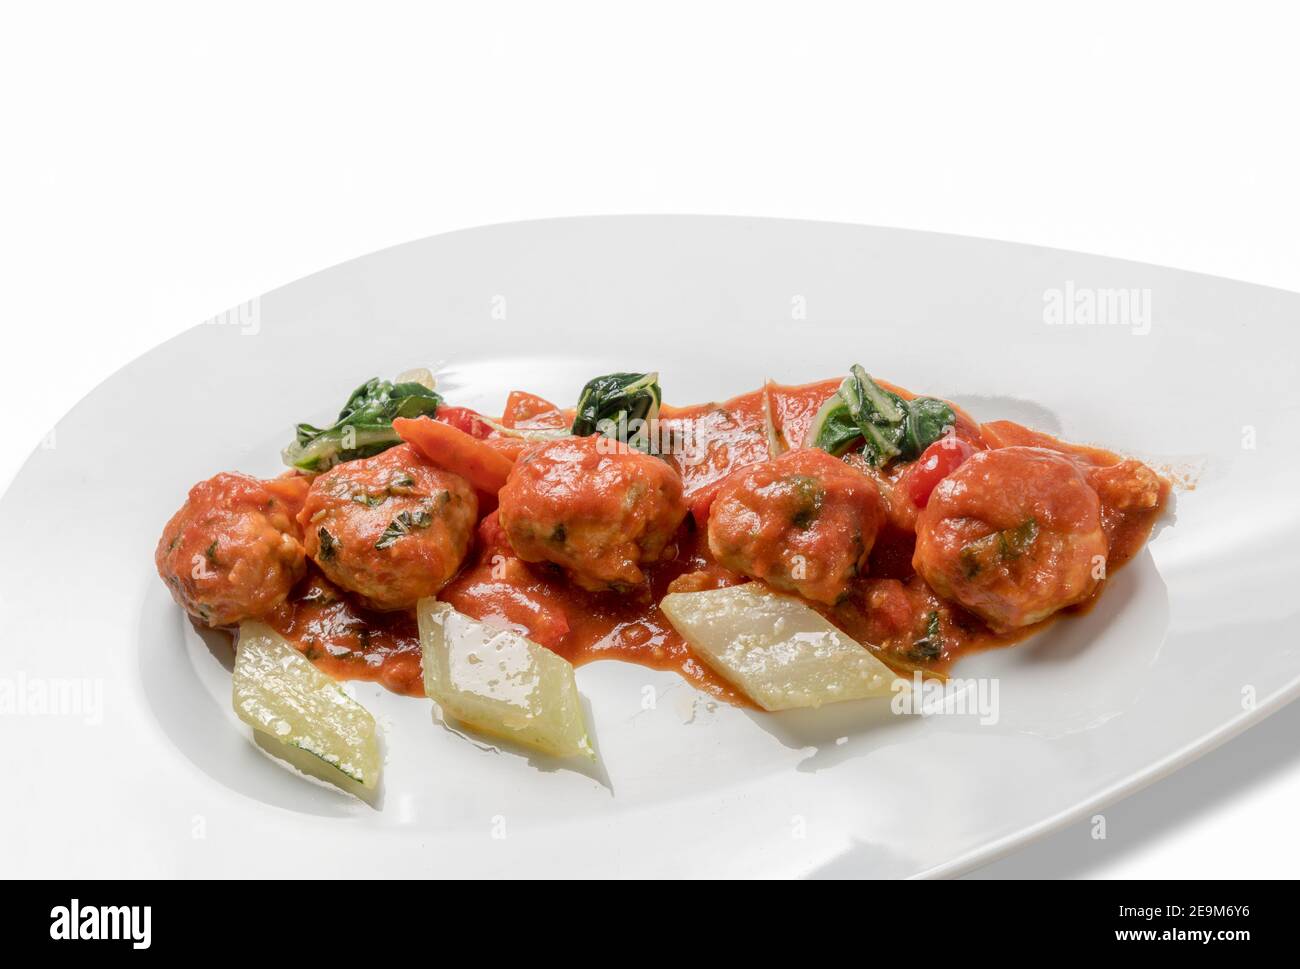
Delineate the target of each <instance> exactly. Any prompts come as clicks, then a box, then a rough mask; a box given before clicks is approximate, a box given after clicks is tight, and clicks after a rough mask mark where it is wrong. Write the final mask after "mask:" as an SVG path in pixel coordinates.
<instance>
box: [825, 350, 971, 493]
mask: <svg viewBox="0 0 1300 969" xmlns="http://www.w3.org/2000/svg"><path fill="white" fill-rule="evenodd" d="M956 420H957V415H956V414H955V413H953V409H952V408H951V407H950V406H949V405H948V404H946V403H944V402H943V401H941V400H938V399H936V398H934V397H917V398H914V399H913V400H904V399H903V398H902V397H900V396H899V395H898V394H895V393H893V392H892V391H888V390H886V389H885V388H883V387H881V386H880V385H879V384H878V383H876V382H875V381H874V380H872V379H871V375H870V374H868V373H867V372H866V370H864V369H863V368H862V367H861V366H859V365H857V364H854V365H853V367H852V369H851V370H850V372H849V376H848V377H846V378H845V380H844V382H843V383H842V384H840V386H839V389H838V390H836V391H835V393H834V394H832V395H831V396H830V397H829V398H828V399H827V400H826V403H824V404H823V405H822V407H821V409H820V410H819V411H818V412H817V414H816V416H815V417H814V418H813V423H812V426H811V427H810V428H809V431H808V440H809V441H811V444H812V446H813V447H817V448H821V449H822V450H823V451H828V452H829V453H831V454H834V455H836V456H837V457H838V456H839V455H841V454H845V453H846V452H848V451H850V450H854V449H856V448H857V447H858V442H859V441H861V452H862V455H863V456H864V457H865V458H866V459H867V461H868V462H869V463H870V464H871V465H872V467H877V468H880V467H884V466H885V465H887V464H889V462H891V461H893V460H895V459H901V460H904V461H914V460H916V459H917V458H918V457H920V456H921V452H922V451H924V450H925V449H926V448H927V447H929V446H930V445H931V444H933V443H934V442H935V441H937V440H939V438H940V437H942V436H943V434H944V430H945V429H946V428H948V427H951V426H952V425H953V424H954V423H956Z"/></svg>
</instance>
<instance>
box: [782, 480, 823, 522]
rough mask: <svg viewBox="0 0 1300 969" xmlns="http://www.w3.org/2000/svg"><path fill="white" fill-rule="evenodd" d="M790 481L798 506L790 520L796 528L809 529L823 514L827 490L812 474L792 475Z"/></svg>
mask: <svg viewBox="0 0 1300 969" xmlns="http://www.w3.org/2000/svg"><path fill="white" fill-rule="evenodd" d="M790 483H791V484H792V485H793V486H794V491H795V500H796V502H797V506H796V508H795V512H794V514H793V515H792V516H791V519H790V522H791V524H793V525H794V527H795V528H799V529H807V528H810V527H812V523H813V522H815V521H816V520H817V516H818V515H819V514H821V510H822V500H823V498H824V497H825V494H826V493H825V490H824V489H823V488H822V486H821V485H820V484H819V483H818V482H817V479H816V478H814V477H812V476H811V475H806V474H796V475H791V477H790Z"/></svg>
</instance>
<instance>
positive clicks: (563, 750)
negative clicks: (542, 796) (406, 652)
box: [416, 598, 596, 760]
mask: <svg viewBox="0 0 1300 969" xmlns="http://www.w3.org/2000/svg"><path fill="white" fill-rule="evenodd" d="M416 611H417V615H418V616H419V620H420V645H421V646H422V648H423V652H424V655H423V663H424V692H425V693H427V694H428V695H429V697H430V698H431V699H432V700H434V702H436V703H437V704H438V706H439V707H441V708H442V711H443V713H444V714H445V715H446V716H449V717H452V718H454V719H455V720H458V721H459V722H461V723H463V724H464V725H465V726H467V727H470V728H472V729H474V730H477V731H480V732H481V733H485V734H488V735H490V736H494V737H500V738H502V739H504V740H509V741H512V742H514V743H517V744H521V745H523V746H525V747H531V748H533V749H534V750H540V751H542V752H543V753H546V754H551V755H553V756H555V757H577V756H583V757H590V758H592V759H593V760H594V759H595V756H596V755H595V751H593V750H592V747H591V742H590V741H589V740H588V738H587V726H586V723H585V722H584V721H583V716H582V702H581V698H580V697H579V695H578V684H577V681H576V680H575V679H574V675H573V667H572V666H571V665H570V664H569V663H568V661H567V660H565V659H564V658H563V657H561V656H557V655H556V654H555V653H552V652H551V651H550V650H549V649H547V648H546V647H545V646H539V645H538V644H537V643H534V642H532V641H531V640H529V639H525V638H524V637H523V636H521V635H519V634H518V633H515V632H511V631H510V630H507V629H501V628H498V627H496V626H492V625H489V624H487V623H484V622H479V621H478V620H477V619H471V618H470V617H469V616H466V615H464V614H462V613H459V612H457V611H456V610H455V609H453V608H452V607H451V606H449V605H447V603H445V602H438V601H437V600H436V599H431V598H430V599H421V600H420V602H419V605H418V607H417V610H416Z"/></svg>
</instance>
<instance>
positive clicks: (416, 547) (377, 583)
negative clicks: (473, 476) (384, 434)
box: [298, 444, 478, 611]
mask: <svg viewBox="0 0 1300 969" xmlns="http://www.w3.org/2000/svg"><path fill="white" fill-rule="evenodd" d="M477 520H478V496H477V495H476V494H475V493H474V489H473V488H472V487H470V484H469V482H468V481H466V480H465V479H464V478H462V477H461V476H460V475H458V474H453V473H452V472H450V471H444V470H443V469H442V468H439V467H436V466H434V465H432V464H429V463H428V462H426V461H424V460H422V459H421V458H420V457H418V456H417V455H416V454H415V452H414V451H412V450H411V448H410V446H409V445H406V444H402V445H399V446H397V447H394V448H389V449H388V450H387V451H384V452H383V453H382V454H378V455H376V456H374V457H371V458H363V459H361V460H358V461H348V462H345V463H343V464H340V465H337V466H335V467H334V468H332V469H330V470H329V471H327V472H326V473H325V474H322V475H321V476H320V477H319V478H317V479H316V480H315V481H313V482H312V486H311V490H310V491H309V492H308V493H307V501H306V503H305V504H304V505H303V509H302V511H301V512H300V513H299V515H298V521H299V522H301V524H302V527H303V541H304V543H305V544H306V546H307V554H308V555H310V556H311V557H312V559H313V561H315V563H316V564H317V565H319V566H320V569H321V571H322V572H324V573H325V575H326V576H328V577H329V579H330V580H331V581H333V582H334V583H335V584H336V585H339V586H342V587H343V588H344V589H347V590H349V591H350V592H355V593H356V594H357V595H358V596H360V597H361V600H362V603H363V604H364V605H366V606H369V607H370V608H372V609H378V610H384V611H388V610H394V609H408V608H410V607H411V606H414V605H415V603H416V602H417V601H418V600H419V599H422V598H424V597H425V596H431V595H434V594H435V593H436V592H437V591H438V590H439V589H441V588H442V587H443V586H444V585H446V584H447V582H448V581H449V580H450V579H451V577H452V576H453V575H455V574H456V571H457V569H459V568H460V565H461V562H462V561H464V559H465V553H466V552H468V551H469V546H470V540H471V539H472V537H473V534H474V525H475V522H476V521H477Z"/></svg>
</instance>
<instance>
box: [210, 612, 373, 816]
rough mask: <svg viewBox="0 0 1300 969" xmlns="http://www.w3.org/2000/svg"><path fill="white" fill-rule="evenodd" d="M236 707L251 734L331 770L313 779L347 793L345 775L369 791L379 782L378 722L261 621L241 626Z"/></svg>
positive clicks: (236, 667)
mask: <svg viewBox="0 0 1300 969" xmlns="http://www.w3.org/2000/svg"><path fill="white" fill-rule="evenodd" d="M233 702H234V705H235V712H236V713H237V714H239V719H241V720H243V721H244V722H245V723H246V724H248V725H249V726H250V727H252V728H253V729H254V730H256V731H258V732H259V733H263V734H265V735H266V736H268V737H270V738H272V739H273V740H276V741H279V742H280V743H282V744H285V745H287V746H289V747H296V748H298V749H299V750H303V751H306V752H307V753H309V754H312V755H313V756H315V757H317V758H319V759H320V761H321V762H322V764H324V765H325V766H326V767H327V768H328V769H327V770H324V771H321V772H319V773H317V772H315V771H313V772H312V773H313V774H315V775H316V776H318V777H321V778H322V779H324V780H331V781H333V782H334V783H336V784H339V786H342V787H344V788H345V789H346V788H347V787H348V786H349V785H348V784H347V782H346V781H344V780H343V778H348V779H350V780H351V781H355V782H356V783H358V784H360V785H361V786H362V787H364V788H367V789H370V790H373V789H374V787H375V785H376V784H378V783H379V774H380V770H381V767H382V755H381V753H380V749H379V735H378V730H377V729H376V726H375V718H374V717H372V716H371V715H370V714H369V713H368V712H367V711H366V709H365V708H364V707H363V706H361V704H359V703H357V701H356V700H353V699H352V698H351V697H350V696H348V695H347V694H346V693H344V692H343V688H342V687H341V686H340V685H339V684H338V683H336V682H335V681H334V680H332V679H330V678H329V677H328V676H326V675H325V674H324V673H322V672H321V671H320V670H318V669H316V667H314V666H312V665H311V663H310V662H309V661H307V660H306V659H304V658H303V656H302V654H301V653H299V652H298V651H297V650H296V649H294V648H293V647H292V646H291V645H289V643H288V642H287V641H285V639H284V638H283V637H282V636H280V634H279V633H277V632H276V631H275V630H273V629H272V628H271V627H270V626H267V625H265V624H264V623H260V622H243V623H240V625H239V648H238V652H237V653H236V655H235V675H234V687H233ZM335 774H341V775H343V777H336V776H333V775H335Z"/></svg>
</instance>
